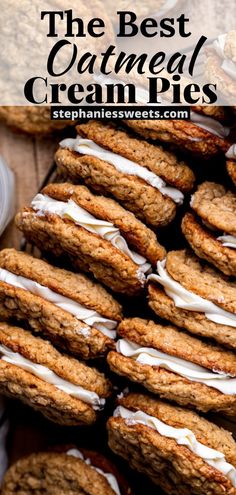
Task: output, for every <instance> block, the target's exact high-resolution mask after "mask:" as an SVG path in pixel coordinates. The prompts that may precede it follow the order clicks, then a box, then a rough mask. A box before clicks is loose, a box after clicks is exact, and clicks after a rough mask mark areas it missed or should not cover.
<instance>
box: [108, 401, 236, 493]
mask: <svg viewBox="0 0 236 495" xmlns="http://www.w3.org/2000/svg"><path fill="white" fill-rule="evenodd" d="M114 416H115V417H121V418H123V419H124V420H125V422H126V424H127V425H131V426H132V425H136V424H141V425H144V426H147V427H149V428H152V429H153V430H156V431H157V432H158V433H159V434H160V435H161V436H163V437H167V438H172V439H173V440H175V441H176V442H177V444H178V445H184V446H185V447H187V448H188V449H189V450H191V452H193V453H194V454H196V455H197V456H199V457H201V458H202V459H203V460H204V461H205V462H206V463H207V464H209V465H210V466H212V467H213V468H215V469H217V471H220V472H221V473H223V474H224V475H225V476H226V477H227V478H228V479H229V480H230V481H231V483H232V485H233V486H234V487H236V469H235V467H234V466H233V465H232V464H229V463H228V462H227V461H226V459H225V456H224V454H222V453H221V452H219V451H218V450H214V449H211V448H209V447H206V446H205V445H203V444H202V443H200V442H198V441H197V439H196V436H195V435H194V433H193V432H192V431H191V430H189V429H188V428H173V426H169V425H167V424H166V423H164V422H163V421H160V420H159V419H157V418H155V417H154V416H150V415H149V414H146V413H144V412H142V411H137V412H132V411H130V410H129V409H126V408H125V407H123V406H118V407H117V408H116V410H115V411H114Z"/></svg>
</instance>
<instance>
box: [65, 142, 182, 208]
mask: <svg viewBox="0 0 236 495" xmlns="http://www.w3.org/2000/svg"><path fill="white" fill-rule="evenodd" d="M60 146H61V147H62V148H68V149H70V150H71V151H76V152H77V153H81V154H82V155H90V156H95V157H96V158H99V159H100V160H104V161H105V162H108V163H110V164H111V165H113V166H114V167H115V168H116V170H118V171H119V172H121V173H122V174H127V175H135V176H136V177H139V178H140V179H143V180H144V181H145V182H147V183H148V184H150V185H151V186H152V187H155V188H156V189H158V190H159V191H160V192H161V193H162V194H163V195H164V196H169V197H170V198H171V199H173V201H174V202H175V203H177V204H182V203H183V200H184V195H183V193H182V192H181V191H178V189H175V188H174V187H169V186H166V183H165V182H164V181H163V180H162V179H161V178H160V177H158V175H156V174H154V173H153V172H150V170H148V169H147V168H145V167H142V166H141V165H138V164H137V163H134V162H132V161H131V160H128V159H127V158H124V157H123V156H120V155H118V154H117V153H113V152H112V151H108V150H105V149H104V148H102V147H101V146H98V145H97V144H96V143H94V142H93V141H91V140H90V139H84V138H82V137H80V136H79V135H78V136H77V138H76V139H64V141H61V143H60Z"/></svg>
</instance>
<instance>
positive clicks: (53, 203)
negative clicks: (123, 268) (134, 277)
mask: <svg viewBox="0 0 236 495" xmlns="http://www.w3.org/2000/svg"><path fill="white" fill-rule="evenodd" d="M31 206H32V208H33V209H34V210H35V211H37V212H38V214H39V215H44V214H45V213H53V214H55V215H58V216H59V217H61V218H69V219H70V220H72V222H74V223H75V224H76V225H80V227H83V228H84V229H86V230H88V231H89V232H91V233H92V234H97V235H99V236H100V237H103V239H106V240H107V241H109V242H110V243H111V244H112V245H113V246H114V247H115V248H117V249H119V251H122V252H123V253H125V254H126V255H127V256H128V257H129V258H130V259H131V260H132V261H133V262H134V263H135V264H136V265H138V267H139V270H140V271H142V272H143V273H147V272H148V271H149V270H150V268H151V265H150V263H147V260H146V259H145V258H144V257H143V256H141V255H140V254H138V253H136V252H134V251H131V249H129V246H128V244H127V242H126V240H125V239H124V237H123V236H122V235H121V233H120V230H119V229H118V228H117V227H115V226H114V225H113V224H112V223H111V222H106V221H105V220H100V219H97V218H95V217H94V216H93V215H91V214H90V213H89V212H88V211H86V210H84V208H81V206H79V205H77V204H76V203H75V202H74V201H73V200H71V199H70V200H69V201H67V202H64V201H57V200H56V199H53V198H50V197H49V196H47V195H44V194H37V196H35V198H34V199H33V201H32V203H31Z"/></svg>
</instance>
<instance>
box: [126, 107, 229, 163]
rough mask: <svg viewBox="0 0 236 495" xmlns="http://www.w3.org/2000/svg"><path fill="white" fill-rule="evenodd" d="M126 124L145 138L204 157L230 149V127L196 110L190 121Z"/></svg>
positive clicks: (134, 122) (131, 122) (151, 121)
mask: <svg viewBox="0 0 236 495" xmlns="http://www.w3.org/2000/svg"><path fill="white" fill-rule="evenodd" d="M200 108H201V107H200ZM197 109H198V110H199V107H197ZM126 124H127V125H128V126H129V127H130V128H131V129H133V130H134V131H135V132H137V133H138V134H140V135H141V136H142V137H144V138H146V139H152V140H158V141H164V142H166V143H171V144H174V145H176V146H177V147H178V148H181V149H185V150H187V151H191V152H193V153H196V154H200V155H201V156H204V157H206V158H209V157H211V156H214V155H216V154H218V153H226V152H227V151H228V149H229V147H230V142H229V141H228V139H227V137H228V135H229V133H230V128H229V127H228V126H225V125H224V124H222V123H221V122H220V121H219V120H217V119H215V118H213V117H212V116H211V117H210V116H209V115H207V114H206V113H203V112H202V111H201V112H199V111H196V109H195V110H194V111H193V110H192V111H191V113H190V120H140V121H138V120H126Z"/></svg>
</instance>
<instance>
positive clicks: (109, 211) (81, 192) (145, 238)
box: [42, 183, 165, 265]
mask: <svg viewBox="0 0 236 495" xmlns="http://www.w3.org/2000/svg"><path fill="white" fill-rule="evenodd" d="M42 193H43V194H46V195H48V196H50V197H51V198H53V199H56V200H59V201H68V200H69V199H71V200H73V201H75V203H77V204H78V205H79V206H81V207H82V208H84V209H85V210H86V211H88V212H89V213H90V214H91V215H93V216H95V218H97V219H101V220H105V221H107V222H111V223H112V224H113V225H114V226H115V227H117V228H118V229H120V231H121V234H122V235H123V236H124V237H125V239H126V240H127V242H128V243H129V246H131V247H132V248H134V249H135V250H136V251H137V252H138V253H140V254H141V255H143V256H144V257H145V258H147V259H148V260H150V261H151V263H152V264H153V265H155V264H156V262H157V261H158V260H159V259H163V258H164V257H165V249H164V248H163V247H162V246H161V245H160V244H159V243H158V241H157V237H156V235H155V234H154V232H153V231H152V230H150V229H149V228H148V227H146V225H144V224H143V223H142V222H141V221H140V220H138V219H137V218H136V217H135V215H134V214H133V213H131V212H129V211H127V210H125V208H123V207H122V206H121V205H120V204H119V203H117V202H116V201H114V200H113V199H110V198H106V197H104V196H97V195H95V194H93V193H92V192H91V191H89V189H87V187H85V186H74V185H72V184H69V183H65V184H50V185H48V186H46V187H45V188H44V189H43V191H42Z"/></svg>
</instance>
